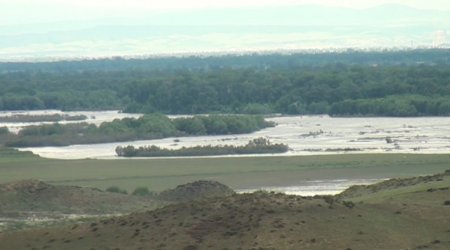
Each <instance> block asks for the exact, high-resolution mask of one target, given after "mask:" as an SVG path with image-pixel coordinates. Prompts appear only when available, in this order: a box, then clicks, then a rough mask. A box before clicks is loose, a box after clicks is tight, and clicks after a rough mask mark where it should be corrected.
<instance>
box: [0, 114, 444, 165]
mask: <svg viewBox="0 0 450 250" xmlns="http://www.w3.org/2000/svg"><path fill="white" fill-rule="evenodd" d="M69 114H86V115H87V116H88V117H94V118H95V119H94V118H90V119H88V120H86V122H92V123H96V124H99V123H101V122H102V121H110V120H113V119H115V118H123V117H137V116H139V114H123V113H119V112H117V111H107V112H90V113H89V112H77V113H74V112H70V113H69ZM267 120H270V121H274V122H276V123H277V124H278V125H277V126H275V127H272V128H266V129H263V130H260V131H257V132H254V133H251V134H241V135H220V136H195V137H194V136H192V137H177V138H175V137H171V138H165V139H158V140H142V141H128V142H114V143H101V144H88V145H72V146H66V147H31V148H22V149H20V150H27V151H32V152H33V153H35V154H39V155H40V156H42V157H46V158H58V159H83V158H95V159H118V157H117V156H116V154H115V148H116V147H117V146H126V145H133V146H135V147H136V146H146V145H156V146H159V147H164V148H171V149H176V148H180V147H192V146H197V145H225V144H227V145H244V144H246V143H247V142H248V141H249V140H251V139H254V138H257V137H265V138H268V139H269V140H270V141H271V142H272V143H284V144H287V145H288V146H289V148H290V150H289V152H287V153H284V154H279V155H282V156H292V155H319V154H346V153H427V154H434V153H450V117H414V118H393V117H370V118H366V117H365V118H360V117H358V118H356V117H339V118H336V117H329V116H326V115H323V116H280V117H273V118H268V119H267ZM5 125H7V126H10V125H8V124H5ZM0 126H2V125H1V124H0ZM14 126H16V127H20V126H24V125H23V124H22V125H20V124H14ZM254 156H267V155H254ZM213 157H214V156H213ZM216 157H217V156H216ZM220 157H223V156H220ZM228 157H238V156H236V155H235V156H228Z"/></svg>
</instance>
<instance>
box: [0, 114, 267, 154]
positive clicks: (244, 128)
mask: <svg viewBox="0 0 450 250" xmlns="http://www.w3.org/2000/svg"><path fill="white" fill-rule="evenodd" d="M270 126H274V124H273V123H271V122H267V121H265V120H264V118H263V117H261V116H257V115H211V116H194V117H188V118H176V119H169V118H168V117H167V116H165V115H161V114H148V115H144V116H142V117H140V118H137V119H136V118H124V119H116V120H114V121H112V122H104V123H102V124H100V126H96V125H94V124H87V123H77V124H64V125H63V124H59V123H55V124H46V125H37V126H28V127H25V128H24V129H22V130H20V131H19V133H18V134H17V135H15V134H11V133H9V132H8V131H7V130H6V131H3V130H4V129H1V130H0V136H1V137H0V138H3V142H4V145H6V146H12V147H32V146H34V147H36V146H66V145H73V144H91V143H103V142H115V141H129V140H146V139H157V138H164V137H173V136H189V135H216V134H242V133H250V132H253V131H257V130H260V129H263V128H266V127H270ZM2 133H3V134H2Z"/></svg>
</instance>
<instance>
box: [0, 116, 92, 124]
mask: <svg viewBox="0 0 450 250" xmlns="http://www.w3.org/2000/svg"><path fill="white" fill-rule="evenodd" d="M86 119H87V116H85V115H67V114H51V115H9V116H0V122H4V123H19V122H60V121H83V120H86Z"/></svg>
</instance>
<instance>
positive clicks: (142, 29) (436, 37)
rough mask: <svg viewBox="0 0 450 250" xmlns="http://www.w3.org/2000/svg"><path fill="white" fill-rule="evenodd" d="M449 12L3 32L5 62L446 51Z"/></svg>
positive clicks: (218, 15) (174, 18)
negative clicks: (221, 54) (286, 52)
mask: <svg viewBox="0 0 450 250" xmlns="http://www.w3.org/2000/svg"><path fill="white" fill-rule="evenodd" d="M447 30H450V12H448V11H436V10H417V9H414V8H410V7H405V6H401V5H382V6H379V7H375V8H371V9H365V10H357V9H349V8H338V7H323V6H318V5H301V6H294V7H292V6H291V7H271V8H268V7H261V8H239V9H215V10H196V11H176V12H170V13H169V12H167V13H162V12H159V13H148V14H142V15H141V16H137V17H135V18H117V19H95V18H94V19H93V20H91V21H83V22H53V23H40V24H26V25H7V26H5V25H4V26H0V60H2V61H8V60H24V59H43V58H52V57H104V56H114V55H154V54H172V53H204V52H223V51H258V50H299V49H332V48H335V49H336V48H349V47H351V48H386V47H389V48H392V47H420V46H447V45H446V44H447V43H448V39H447V38H446V36H447V35H446V31H447Z"/></svg>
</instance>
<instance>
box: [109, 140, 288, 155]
mask: <svg viewBox="0 0 450 250" xmlns="http://www.w3.org/2000/svg"><path fill="white" fill-rule="evenodd" d="M288 150H289V147H288V146H287V145H285V144H282V143H280V144H272V143H271V142H270V141H269V140H268V139H266V138H262V137H260V138H256V139H253V140H250V141H249V142H248V143H247V144H246V145H244V146H233V145H221V146H211V145H208V146H195V147H182V148H180V149H165V148H160V147H158V146H155V145H152V146H145V147H139V148H135V147H134V146H126V147H122V146H118V147H116V153H117V155H118V156H122V157H170V156H208V155H244V154H276V153H285V152H287V151H288Z"/></svg>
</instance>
